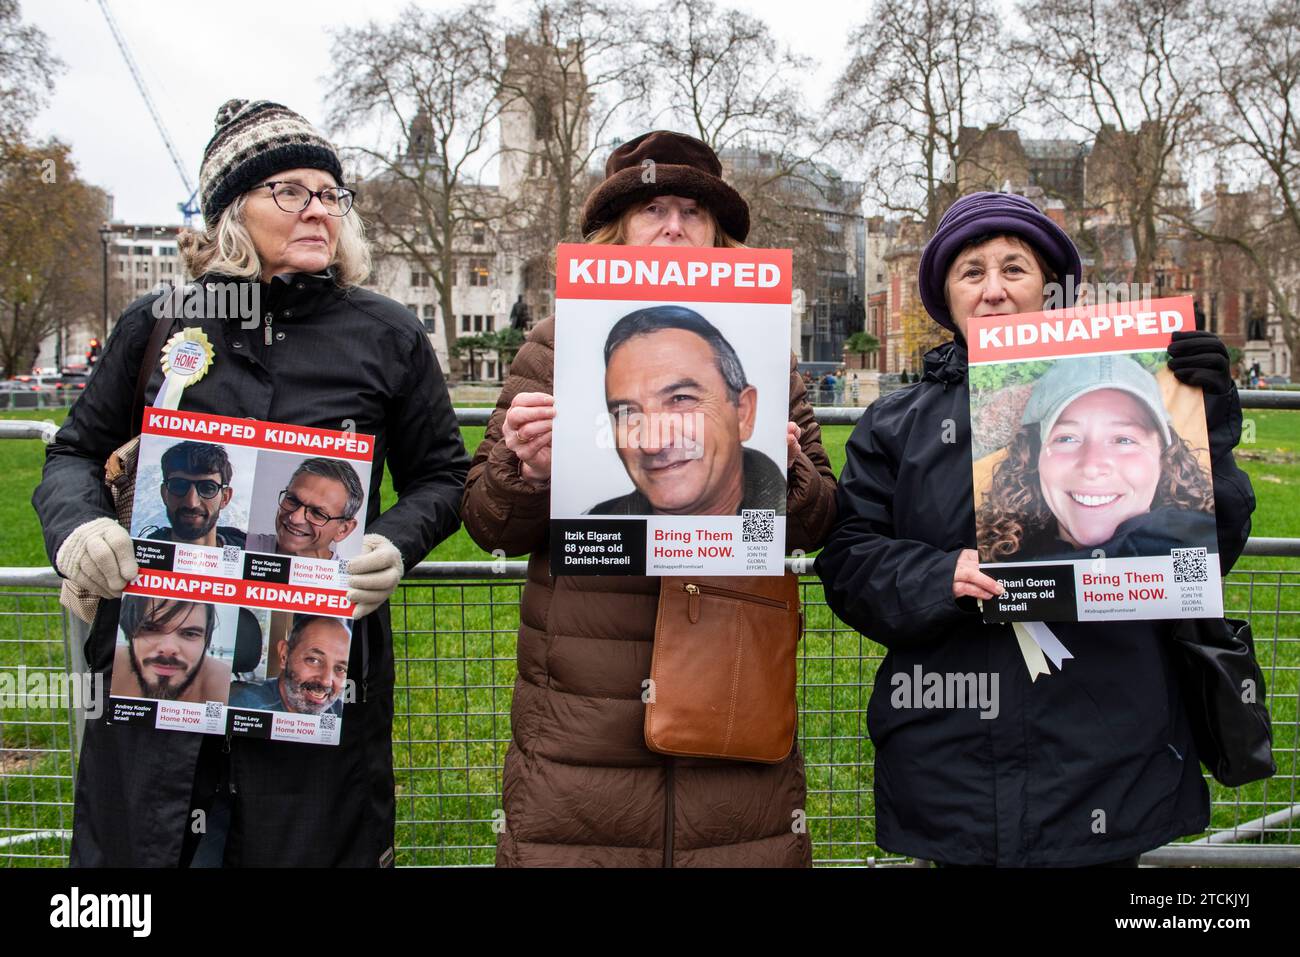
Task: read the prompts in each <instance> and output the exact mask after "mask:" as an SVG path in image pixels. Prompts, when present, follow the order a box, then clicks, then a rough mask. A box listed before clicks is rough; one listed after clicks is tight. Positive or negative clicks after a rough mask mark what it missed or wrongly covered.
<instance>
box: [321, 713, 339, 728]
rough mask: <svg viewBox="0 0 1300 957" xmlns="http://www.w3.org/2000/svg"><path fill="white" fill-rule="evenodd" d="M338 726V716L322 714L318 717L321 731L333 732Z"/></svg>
mask: <svg viewBox="0 0 1300 957" xmlns="http://www.w3.org/2000/svg"><path fill="white" fill-rule="evenodd" d="M338 726H339V716H338V715H336V714H323V715H321V716H320V729H321V730H322V731H334V730H336V729H337V728H338Z"/></svg>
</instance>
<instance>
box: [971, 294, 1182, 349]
mask: <svg viewBox="0 0 1300 957" xmlns="http://www.w3.org/2000/svg"><path fill="white" fill-rule="evenodd" d="M1195 328H1196V320H1195V318H1194V317H1193V313H1192V299H1191V297H1190V296H1181V297H1179V298H1176V299H1141V300H1137V301H1134V302H1113V303H1109V304H1107V305H1104V306H1083V307H1075V308H1071V309H1054V310H1052V311H1051V312H1026V313H1021V314H1019V315H1015V316H980V317H978V318H977V317H974V316H972V317H971V319H970V322H969V324H968V326H967V330H966V332H967V344H968V346H969V349H970V364H971V365H978V364H979V363H982V362H1017V361H1022V360H1025V359H1054V358H1057V357H1060V356H1078V355H1093V354H1096V353H1101V352H1137V351H1139V350H1148V349H1163V348H1165V347H1166V346H1168V345H1169V339H1170V337H1171V336H1172V334H1173V333H1175V332H1180V331H1184V330H1189V329H1195Z"/></svg>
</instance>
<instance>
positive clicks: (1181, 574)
mask: <svg viewBox="0 0 1300 957" xmlns="http://www.w3.org/2000/svg"><path fill="white" fill-rule="evenodd" d="M1169 554H1170V556H1171V557H1172V558H1173V560H1174V584H1175V585H1177V584H1179V583H1181V582H1204V581H1209V580H1210V570H1209V567H1208V566H1207V564H1206V560H1205V557H1206V555H1207V554H1208V552H1207V550H1206V549H1204V548H1174V549H1170V551H1169Z"/></svg>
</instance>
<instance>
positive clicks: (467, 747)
mask: <svg viewBox="0 0 1300 957" xmlns="http://www.w3.org/2000/svg"><path fill="white" fill-rule="evenodd" d="M1242 404H1243V406H1245V407H1247V408H1293V409H1295V408H1300V394H1297V393H1283V392H1273V393H1269V392H1255V393H1246V392H1243V393H1242ZM457 411H458V419H459V421H460V423H461V424H462V425H482V424H484V423H485V422H486V420H487V417H488V415H489V414H490V412H491V410H489V409H465V410H457ZM862 412H863V410H862V409H857V408H820V409H818V410H817V416H818V420H819V421H821V422H822V423H823V424H844V425H848V424H852V423H853V422H856V421H857V418H858V417H859V416H860V415H861V414H862ZM52 431H53V429H52V428H51V427H49V426H42V425H41V424H40V423H37V422H21V423H20V422H3V423H0V438H41V437H47V438H48V436H49V435H51V434H52ZM1246 555H1247V557H1246V558H1243V559H1242V562H1241V565H1242V566H1243V567H1240V568H1238V569H1237V570H1234V571H1233V572H1232V573H1231V574H1230V575H1229V576H1228V578H1227V579H1226V580H1225V588H1224V594H1225V605H1226V607H1227V608H1228V609H1229V614H1230V615H1233V616H1234V617H1249V619H1250V620H1251V622H1252V626H1253V628H1254V632H1255V641H1256V653H1257V656H1258V658H1259V661H1260V665H1261V667H1262V668H1263V670H1264V674H1265V677H1266V681H1267V688H1268V694H1269V704H1270V710H1271V712H1272V717H1273V728H1274V739H1275V742H1274V743H1275V747H1274V753H1275V757H1276V760H1277V763H1278V774H1277V776H1275V777H1274V778H1272V779H1270V780H1269V781H1263V782H1258V783H1256V784H1252V785H1248V786H1246V787H1243V788H1237V789H1228V788H1223V787H1220V786H1219V785H1217V784H1215V783H1214V782H1213V781H1210V782H1209V783H1210V787H1211V792H1212V797H1213V818H1212V821H1211V827H1210V830H1209V831H1208V832H1207V835H1206V836H1204V837H1201V838H1199V839H1197V840H1195V841H1189V842H1186V843H1178V844H1173V845H1169V846H1167V847H1165V848H1161V849H1159V850H1156V851H1152V852H1151V853H1149V854H1147V855H1145V856H1144V857H1143V862H1144V863H1154V864H1161V865H1173V866H1178V865H1207V864H1209V865H1214V864H1219V865H1253V866H1259V865H1278V866H1300V795H1298V794H1297V781H1298V779H1300V767H1298V763H1300V762H1298V760H1297V759H1298V757H1300V751H1298V742H1300V710H1298V708H1297V703H1298V701H1297V698H1298V693H1297V686H1298V684H1300V680H1298V679H1300V568H1298V567H1297V563H1296V562H1295V561H1287V560H1286V559H1296V558H1300V539H1252V540H1251V541H1250V543H1249V544H1248V546H1247V550H1246ZM524 569H525V565H524V564H523V563H522V562H501V563H493V562H471V563H423V564H421V565H418V566H417V567H416V568H414V569H412V570H411V572H410V574H409V575H408V577H407V579H406V580H405V581H404V582H403V584H402V586H401V588H400V589H399V590H398V592H397V593H396V594H395V595H394V596H393V600H392V616H393V640H394V657H395V663H396V678H397V683H396V690H395V701H394V704H395V716H394V725H393V754H394V765H395V772H396V777H397V844H398V847H397V863H398V864H399V865H450V866H456V865H461V866H463V865H487V864H491V863H492V860H493V856H494V851H495V843H496V832H495V829H494V825H495V824H496V821H497V818H498V816H499V815H497V814H494V812H496V811H497V810H498V809H499V808H500V806H501V799H500V792H501V767H502V762H503V760H504V757H505V750H506V747H507V746H508V744H509V741H510V700H511V695H512V693H513V688H514V679H515V638H516V632H517V629H518V624H519V612H518V608H519V598H520V594H521V591H522V587H523V575H524ZM795 570H796V571H800V570H801V569H798V568H796V569H795ZM57 585H58V578H57V576H56V575H55V574H54V572H53V571H52V570H51V569H48V568H22V569H18V568H0V866H24V865H25V866H32V865H47V866H48V865H59V864H62V863H64V862H66V860H67V854H68V840H69V836H70V833H71V823H72V794H73V789H72V785H73V780H74V778H75V765H76V745H75V743H76V742H77V741H78V740H79V733H78V723H79V717H80V715H79V714H77V713H74V712H73V711H72V710H71V709H68V708H66V707H62V706H57V707H52V706H50V703H49V702H48V701H45V700H41V699H38V700H33V699H32V698H30V697H29V698H25V699H22V698H20V700H19V701H18V703H17V704H16V705H15V706H12V707H9V706H2V705H7V704H9V702H6V701H4V700H3V696H4V694H5V693H6V688H5V685H4V681H5V679H6V677H9V678H10V680H11V681H13V680H14V679H15V678H16V679H17V680H18V683H19V684H20V685H21V682H22V680H23V677H24V676H33V675H36V676H41V677H40V679H39V680H40V681H45V682H50V681H52V680H54V679H57V677H58V676H61V675H65V674H67V673H68V671H69V670H74V671H75V670H79V666H78V662H79V661H80V658H81V654H80V648H79V647H78V645H79V643H80V641H81V640H83V639H84V626H81V625H80V623H79V622H77V621H76V620H75V619H71V618H70V617H69V616H68V615H67V614H66V613H65V612H64V611H63V609H62V608H61V607H60V605H59V603H58V592H57ZM801 590H802V593H803V599H804V607H805V616H806V620H807V628H806V632H805V637H804V640H803V642H802V643H801V646H800V653H799V654H800V659H799V684H798V698H799V740H800V744H801V747H802V749H803V753H804V760H805V769H806V774H807V781H808V807H807V809H806V811H807V824H808V828H809V832H810V834H811V836H812V839H813V847H814V859H815V862H816V863H818V864H820V865H873V864H902V863H906V862H905V861H903V860H902V859H899V858H896V857H890V856H889V855H888V854H887V853H885V852H883V851H881V850H880V849H879V848H878V847H877V846H876V845H875V843H874V796H873V794H872V776H873V770H874V767H873V764H874V755H873V751H872V746H871V742H870V740H869V739H868V737H867V729H866V706H867V701H868V698H869V697H870V694H871V689H872V684H873V682H874V679H875V673H876V669H877V667H878V665H879V663H880V659H881V652H880V649H879V647H878V646H876V645H873V644H872V643H871V642H870V641H869V640H868V639H866V638H864V637H863V636H861V635H859V634H858V633H857V632H856V631H854V630H853V629H851V628H849V627H848V626H846V625H844V624H843V623H842V622H840V621H839V620H838V619H837V618H835V616H834V615H833V614H832V613H831V611H830V609H829V608H827V606H826V605H825V602H824V598H823V595H822V590H821V585H820V583H819V582H818V581H817V580H816V579H815V578H812V577H809V576H803V577H802V579H801ZM11 687H12V685H11ZM17 690H18V691H19V692H21V691H22V687H21V686H20V687H18V689H17ZM1207 780H1208V777H1207Z"/></svg>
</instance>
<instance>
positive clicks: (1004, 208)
mask: <svg viewBox="0 0 1300 957" xmlns="http://www.w3.org/2000/svg"><path fill="white" fill-rule="evenodd" d="M990 233H992V234H997V233H1010V234H1011V235H1013V236H1019V237H1020V238H1021V239H1023V240H1025V242H1027V243H1029V244H1030V245H1031V246H1033V247H1034V248H1035V249H1036V250H1038V252H1039V254H1040V255H1041V256H1042V257H1043V258H1044V259H1045V260H1047V264H1048V265H1049V266H1051V268H1052V271H1053V272H1054V273H1056V279H1057V282H1061V283H1066V291H1067V292H1069V293H1070V294H1071V297H1070V298H1071V302H1070V303H1069V304H1070V305H1073V298H1074V294H1077V292H1078V289H1079V285H1080V284H1081V283H1082V282H1083V263H1082V262H1081V261H1080V259H1079V250H1078V249H1076V248H1075V246H1074V242H1073V241H1072V240H1071V239H1070V237H1069V236H1067V235H1066V234H1065V230H1063V229H1062V228H1061V227H1060V226H1058V225H1056V223H1055V222H1053V221H1052V219H1051V217H1049V216H1048V215H1046V214H1045V213H1043V212H1042V211H1041V210H1040V209H1039V208H1038V207H1037V206H1035V205H1034V204H1033V203H1032V202H1030V201H1029V200H1027V199H1025V198H1024V197H1023V196H1017V195H1015V194H1014V193H970V194H968V195H966V196H963V197H961V199H959V200H957V202H955V203H953V204H952V205H951V206H949V207H948V211H947V212H946V213H944V214H943V219H941V220H939V228H938V229H936V230H935V231H934V235H933V236H931V237H930V241H929V242H928V243H926V244H925V250H924V252H922V253H921V268H920V273H919V275H918V277H917V282H918V284H919V285H920V287H921V302H923V303H925V311H926V312H928V313H929V314H930V318H931V319H933V320H934V321H935V322H937V323H939V325H941V326H945V327H947V328H949V329H951V330H952V331H953V332H956V331H957V326H956V325H955V324H954V323H953V321H952V315H951V314H950V313H949V312H948V303H947V302H946V301H945V300H944V296H943V288H944V280H945V279H946V278H947V276H948V267H949V266H951V265H952V261H953V258H954V257H955V256H956V255H957V253H958V252H960V251H961V249H962V247H963V246H965V245H966V244H967V243H968V242H970V241H971V240H972V239H975V238H976V237H979V236H984V235H988V234H990ZM1070 275H1072V276H1074V284H1073V289H1071V288H1070V284H1069V283H1068V282H1066V278H1065V277H1066V276H1070Z"/></svg>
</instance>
